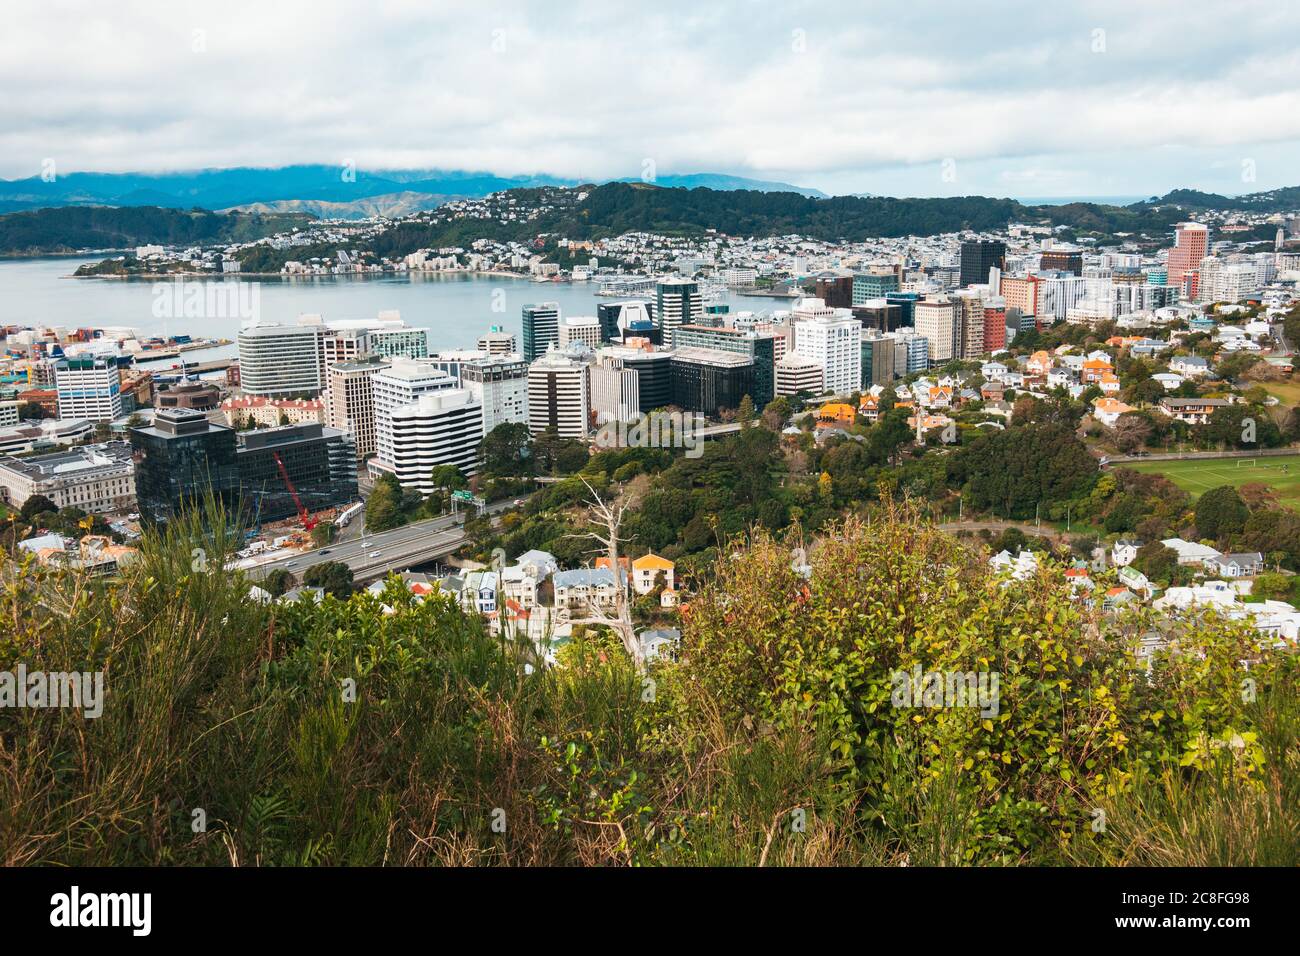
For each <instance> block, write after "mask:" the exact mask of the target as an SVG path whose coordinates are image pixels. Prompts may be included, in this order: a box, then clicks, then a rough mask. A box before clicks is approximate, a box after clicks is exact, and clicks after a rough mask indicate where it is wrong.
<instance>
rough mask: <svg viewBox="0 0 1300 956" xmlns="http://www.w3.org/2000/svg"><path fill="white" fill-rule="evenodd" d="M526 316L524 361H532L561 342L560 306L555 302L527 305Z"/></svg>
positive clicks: (525, 308)
mask: <svg viewBox="0 0 1300 956" xmlns="http://www.w3.org/2000/svg"><path fill="white" fill-rule="evenodd" d="M523 318H524V361H525V362H532V361H534V360H536V359H538V358H540V357H541V356H543V355H545V354H546V350H547V349H548V348H550V347H551V346H552V345H559V344H560V307H559V305H558V304H556V303H554V302H543V303H541V304H539V305H526V306H524V311H523Z"/></svg>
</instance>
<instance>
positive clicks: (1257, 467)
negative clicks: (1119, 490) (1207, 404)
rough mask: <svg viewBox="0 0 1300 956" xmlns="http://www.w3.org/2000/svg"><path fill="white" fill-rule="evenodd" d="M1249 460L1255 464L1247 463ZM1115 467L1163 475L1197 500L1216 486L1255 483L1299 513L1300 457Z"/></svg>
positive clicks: (1288, 456) (1196, 460)
mask: <svg viewBox="0 0 1300 956" xmlns="http://www.w3.org/2000/svg"><path fill="white" fill-rule="evenodd" d="M1252 460H1253V461H1254V462H1255V464H1254V465H1250V464H1248V462H1250V461H1252ZM1239 462H1240V463H1241V464H1238V463H1239ZM1116 467H1119V468H1132V469H1133V470H1134V471H1143V472H1154V473H1155V474H1159V475H1164V476H1165V477H1166V478H1168V479H1169V480H1170V481H1172V482H1173V483H1174V484H1176V485H1177V486H1178V487H1179V488H1182V489H1184V490H1186V491H1188V492H1191V494H1192V495H1194V496H1197V497H1199V496H1200V495H1201V494H1202V493H1203V492H1206V491H1209V490H1210V489H1211V488H1217V487H1219V486H1220V485H1232V486H1233V487H1234V488H1240V487H1241V486H1242V485H1246V484H1250V483H1251V482H1256V481H1257V482H1260V483H1261V484H1265V485H1268V486H1269V487H1271V488H1272V489H1273V490H1274V491H1276V492H1277V494H1278V499H1279V500H1280V501H1281V503H1282V504H1284V505H1286V506H1287V507H1288V508H1292V509H1294V510H1296V511H1300V455H1277V456H1275V457H1268V458H1255V459H1250V458H1200V459H1190V460H1186V459H1185V460H1182V461H1143V462H1127V463H1125V464H1122V465H1117V466H1116Z"/></svg>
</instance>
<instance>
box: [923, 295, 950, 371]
mask: <svg viewBox="0 0 1300 956" xmlns="http://www.w3.org/2000/svg"><path fill="white" fill-rule="evenodd" d="M916 331H917V334H919V335H923V336H925V339H926V341H928V342H929V343H930V364H931V365H942V364H944V363H945V362H950V361H952V360H953V359H954V358H956V357H957V352H958V350H959V349H960V347H961V309H960V306H958V304H957V303H956V302H953V301H951V300H950V299H946V298H944V299H924V300H922V301H920V302H918V303H916Z"/></svg>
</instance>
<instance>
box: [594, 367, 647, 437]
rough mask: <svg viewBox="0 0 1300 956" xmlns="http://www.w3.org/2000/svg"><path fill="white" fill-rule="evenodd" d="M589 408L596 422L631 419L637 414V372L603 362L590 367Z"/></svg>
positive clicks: (631, 420) (639, 398) (639, 401)
mask: <svg viewBox="0 0 1300 956" xmlns="http://www.w3.org/2000/svg"><path fill="white" fill-rule="evenodd" d="M590 376H591V410H592V412H593V413H594V414H595V416H596V424H597V425H603V424H605V423H606V422H633V421H636V419H637V418H638V417H640V415H641V388H640V381H639V379H640V378H641V376H640V374H639V373H637V371H636V370H635V369H630V368H627V367H626V366H623V367H619V366H615V365H612V364H606V363H605V362H597V363H596V364H595V365H593V366H591V371H590Z"/></svg>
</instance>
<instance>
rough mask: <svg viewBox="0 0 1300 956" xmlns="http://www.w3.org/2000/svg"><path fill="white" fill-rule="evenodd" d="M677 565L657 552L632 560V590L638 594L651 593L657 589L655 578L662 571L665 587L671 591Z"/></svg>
mask: <svg viewBox="0 0 1300 956" xmlns="http://www.w3.org/2000/svg"><path fill="white" fill-rule="evenodd" d="M676 567H677V566H676V565H675V564H673V562H671V561H669V560H668V559H667V558H661V557H659V555H657V554H646V555H642V556H641V557H639V558H637V559H636V560H635V561H633V562H632V590H634V591H636V593H637V594H649V593H650V592H651V591H653V590H654V589H655V578H657V577H658V576H659V574H660V573H662V574H663V576H664V587H665V588H666V590H669V591H671V590H672V589H673V587H674V583H673V569H674V568H676Z"/></svg>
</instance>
